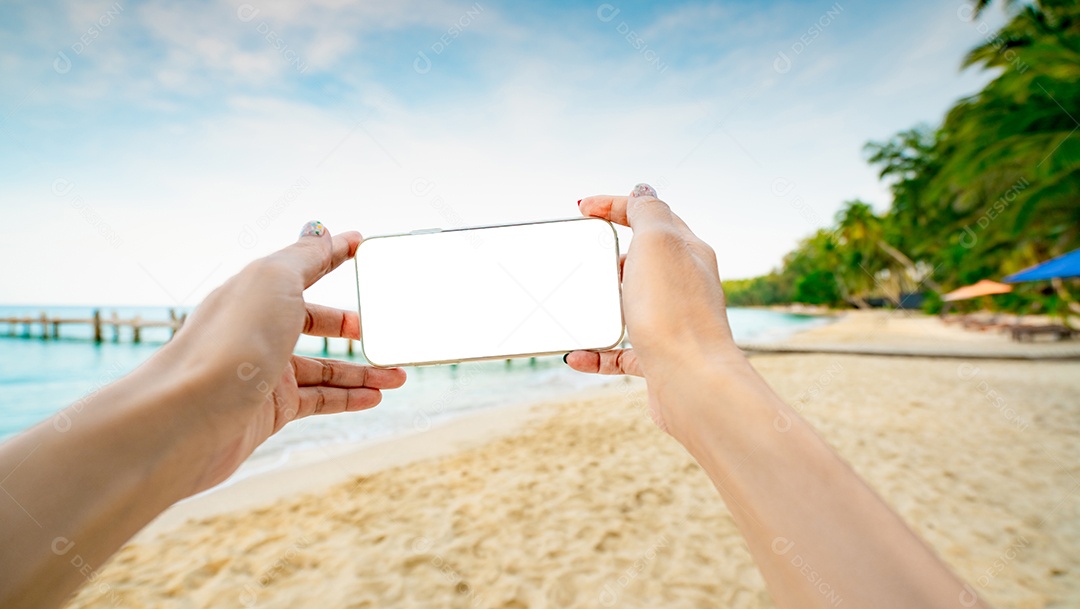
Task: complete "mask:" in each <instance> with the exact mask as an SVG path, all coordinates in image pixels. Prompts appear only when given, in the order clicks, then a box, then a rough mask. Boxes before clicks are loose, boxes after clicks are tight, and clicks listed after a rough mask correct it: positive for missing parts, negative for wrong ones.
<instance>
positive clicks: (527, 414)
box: [71, 322, 1080, 609]
mask: <svg viewBox="0 0 1080 609" xmlns="http://www.w3.org/2000/svg"><path fill="white" fill-rule="evenodd" d="M844 323H846V322H841V323H839V324H835V325H833V326H829V327H828V328H823V329H820V330H815V332H817V333H819V338H818V340H825V339H827V338H828V335H829V332H830V328H831V332H832V333H833V334H834V335H836V334H837V333H839V334H840V335H842V334H844V333H845V332H847V333H850V332H851V330H850V328H848V329H845V327H844ZM830 340H831V339H830ZM875 340H878V341H881V340H885V338H883V337H882V336H878V337H876V338H875ZM898 340H901V341H902V340H905V339H903V338H900V339H898ZM931 340H947V339H942V338H941V337H937V336H936V337H934V338H933V339H931ZM956 340H963V335H961V336H960V337H959V338H956ZM979 340H981V339H979ZM752 361H753V362H754V365H755V367H757V368H758V369H759V370H760V371H761V372H762V374H764V375H765V377H766V378H767V379H768V380H769V381H770V382H771V383H773V385H774V386H775V387H776V388H777V390H778V391H779V392H780V394H781V395H782V396H784V397H785V398H786V399H788V400H789V402H790V403H793V404H795V406H796V408H798V409H800V410H801V411H802V412H803V413H804V415H805V416H806V417H807V418H808V419H809V420H810V421H811V422H813V423H814V425H815V426H817V428H818V429H819V430H820V431H821V433H822V435H823V436H824V437H825V438H826V439H827V440H828V441H829V442H830V443H831V444H832V445H833V446H835V447H836V449H837V450H838V451H839V452H840V453H841V454H842V455H843V456H844V457H845V458H847V459H848V460H849V461H850V462H851V463H852V465H853V466H854V467H855V469H856V470H857V471H859V472H860V473H861V474H862V475H863V476H865V477H866V479H867V480H868V481H869V482H870V484H871V485H873V486H874V487H875V488H876V489H877V490H878V491H879V492H880V493H881V494H882V495H883V496H884V497H885V498H886V499H887V500H888V501H889V502H890V503H891V504H892V505H893V506H895V507H896V509H897V510H898V511H899V512H900V514H901V515H902V516H903V517H904V518H905V519H906V520H907V521H908V522H909V523H911V525H912V526H913V527H914V528H915V529H916V530H917V531H918V532H919V534H920V535H922V536H923V537H924V538H926V539H927V540H928V541H929V542H930V544H931V545H932V546H933V547H934V548H936V550H937V551H938V552H939V553H940V554H941V555H942V556H943V557H944V558H945V559H946V560H947V561H948V562H949V563H950V564H951V565H953V567H954V568H955V569H956V570H957V571H958V572H959V573H960V574H961V575H962V576H963V577H965V578H966V579H968V580H969V581H971V582H972V583H973V584H974V585H975V587H976V588H977V589H979V590H980V591H981V592H982V593H984V594H985V596H986V597H987V598H988V599H990V600H991V601H992V602H994V603H995V604H996V605H997V606H998V607H1015V608H1024V609H1035V608H1041V607H1076V606H1080V571H1078V567H1077V565H1080V442H1078V439H1080V397H1078V396H1080V363H1075V362H1052V363H1046V362H986V361H983V362H965V361H963V360H935V359H919V358H914V359H911V358H903V359H897V358H886V357H866V356H844V355H779V356H759V357H755V358H753V360H752ZM188 517H194V518H196V520H192V521H187V522H185V519H186V518H188ZM106 586H107V590H106V589H105V587H106ZM111 603H115V604H118V605H120V606H126V607H237V606H258V607H295V606H318V607H356V608H360V607H431V606H439V607H502V608H514V607H548V606H550V607H560V608H562V607H570V608H572V607H597V606H601V607H606V606H618V607H736V608H749V607H772V606H773V605H772V603H771V601H770V600H769V597H768V595H767V593H766V592H765V590H764V585H763V582H762V579H761V577H760V575H759V574H758V571H757V569H756V568H755V567H754V565H753V563H752V561H751V559H750V556H749V554H748V552H747V551H746V549H745V545H744V543H743V541H742V539H741V537H740V536H739V535H738V532H737V531H736V529H735V527H734V524H733V522H732V520H731V517H730V515H729V514H728V512H727V510H726V509H725V508H724V507H723V505H722V504H721V502H720V500H719V498H718V497H717V495H716V493H715V491H714V490H713V488H712V486H711V485H710V483H709V482H708V480H707V479H706V477H705V475H704V474H703V473H702V472H701V470H700V469H699V468H698V466H697V465H696V464H695V463H694V462H693V461H692V460H691V459H690V458H689V457H688V456H687V455H686V454H685V451H683V449H682V448H681V447H680V446H678V445H677V444H676V443H675V442H674V441H672V440H671V439H670V438H668V437H667V436H665V435H663V434H662V433H660V432H659V431H658V430H656V429H655V428H654V427H653V426H652V425H651V424H650V423H649V422H648V420H647V418H646V416H645V414H644V393H643V390H642V385H641V384H640V382H638V381H633V382H628V383H625V384H623V383H618V384H616V385H614V386H613V387H610V388H608V389H607V390H605V391H594V392H592V393H591V394H589V395H586V396H583V397H581V398H578V399H573V400H566V401H565V402H564V403H561V404H547V405H539V406H535V407H531V408H521V409H503V410H497V411H490V412H485V413H478V414H477V415H475V416H472V417H469V418H468V419H461V420H459V421H457V422H455V423H453V424H451V425H449V426H446V427H443V428H438V429H435V430H432V432H429V433H427V434H424V435H420V436H413V437H409V438H405V439H401V440H397V441H394V442H391V443H382V444H380V445H376V446H372V447H368V448H365V449H363V450H361V451H359V452H356V453H354V454H351V455H345V456H341V457H337V458H334V459H332V460H330V461H327V462H322V463H314V464H306V465H302V466H299V467H297V468H293V469H291V470H289V471H284V472H277V473H271V474H268V475H265V476H260V477H258V478H253V479H251V480H248V481H244V482H241V483H239V484H237V485H234V486H233V487H231V488H230V489H226V490H225V491H223V492H221V493H218V494H214V493H212V494H209V495H207V496H204V497H200V498H196V499H194V500H191V501H188V502H185V503H183V504H181V505H180V506H178V507H176V508H174V509H173V510H172V511H171V512H170V513H168V514H167V515H166V516H165V517H163V519H162V520H161V521H159V522H157V523H155V525H153V527H152V529H151V530H150V531H148V532H144V534H142V535H140V537H139V538H138V539H137V540H136V541H135V542H133V543H131V544H129V545H128V546H126V547H125V548H124V549H123V550H122V551H121V552H120V553H119V554H118V555H117V556H116V557H114V559H113V560H112V561H111V562H110V563H109V564H107V565H106V566H105V567H104V568H103V569H101V572H100V578H99V579H98V580H97V581H96V582H95V584H93V585H91V586H89V587H87V588H86V589H84V590H83V591H82V592H81V593H80V594H79V596H78V597H77V598H76V599H75V600H74V601H73V602H72V603H71V606H72V607H89V606H99V605H110V604H111Z"/></svg>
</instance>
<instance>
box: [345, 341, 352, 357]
mask: <svg viewBox="0 0 1080 609" xmlns="http://www.w3.org/2000/svg"><path fill="white" fill-rule="evenodd" d="M345 340H347V341H349V355H352V354H353V344H352V339H351V338H346V339H345Z"/></svg>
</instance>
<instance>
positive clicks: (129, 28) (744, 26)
mask: <svg viewBox="0 0 1080 609" xmlns="http://www.w3.org/2000/svg"><path fill="white" fill-rule="evenodd" d="M982 19H983V21H972V20H971V19H970V3H969V1H967V0H964V1H960V0H946V1H942V0H912V1H906V2H874V1H870V0H839V1H838V2H837V1H835V0H833V1H825V2H817V1H803V2H773V1H758V2H750V1H727V2H654V3H649V2H629V1H615V2H610V3H605V2H544V3H539V2H533V3H525V2H494V1H490V0H480V1H479V2H476V1H469V0H456V1H455V0H446V1H444V0H395V1H394V2H371V1H361V2H350V1H348V0H319V1H315V2H302V1H299V0H275V1H271V0H253V1H251V2H239V1H234V0H221V1H217V0H204V1H191V2H182V3H180V2H170V3H166V2H132V1H130V0H112V1H109V0H106V1H100V2H98V1H88V0H78V1H75V0H73V1H70V2H54V1H38V2H35V1H25V2H11V1H5V2H3V3H0V74H2V79H0V214H2V215H3V220H4V221H3V222H2V223H0V258H2V260H3V261H4V262H3V264H2V267H0V268H2V271H0V272H2V275H0V304H86V305H103V306H104V305H123V304H128V305H167V306H182V307H191V306H194V305H196V304H197V303H198V302H199V300H201V298H202V297H204V296H205V295H206V294H207V293H208V292H209V291H210V290H212V289H213V288H214V287H215V286H217V285H219V284H220V283H222V282H223V281H225V280H226V279H227V278H228V277H229V276H230V275H232V274H233V273H235V272H237V271H238V270H239V269H241V268H242V267H243V266H244V265H245V264H246V263H247V262H249V261H251V260H253V259H255V258H256V257H258V256H262V255H265V254H267V253H269V252H271V251H274V250H276V249H278V248H280V247H283V246H285V245H287V244H288V243H290V242H291V241H293V240H294V239H295V238H296V235H297V234H298V232H299V230H300V227H301V226H302V225H303V223H304V222H306V221H308V220H313V219H317V220H321V221H322V222H323V223H325V224H326V225H327V226H328V228H329V229H330V230H331V231H332V232H334V231H344V230H352V229H355V230H359V231H361V232H362V233H364V234H365V235H376V234H390V233H398V232H407V231H410V230H413V229H418V228H430V227H443V228H452V227H462V226H474V225H489V224H499V223H507V222H527V221H534V220H544V219H554V218H566V217H574V216H576V215H577V208H576V205H575V201H576V200H577V199H579V198H581V197H583V196H587V195H592V194H626V193H627V192H629V191H630V189H631V188H633V186H634V185H635V184H636V183H638V182H648V183H650V184H652V185H653V186H655V187H656V189H657V190H658V191H659V194H660V197H661V198H662V199H664V200H665V201H667V202H668V203H669V204H670V205H671V206H672V207H673V208H674V209H675V211H676V212H677V213H679V214H680V215H682V216H683V217H684V218H685V219H686V221H687V222H688V224H689V225H690V227H691V228H692V229H693V230H694V231H695V232H696V233H697V234H698V235H699V236H700V237H702V238H703V239H704V240H705V241H707V242H708V243H710V244H711V245H712V246H713V247H714V248H715V249H716V251H717V256H718V259H719V265H720V271H721V276H722V277H723V278H725V279H732V278H741V277H749V276H754V275H758V274H762V273H765V272H768V271H769V270H770V269H772V268H774V267H776V266H777V265H778V264H779V263H780V261H781V258H782V257H783V255H784V254H785V253H786V252H788V251H790V250H791V249H792V248H793V247H794V246H795V245H796V243H797V242H798V240H799V239H801V238H803V237H805V236H807V235H809V234H810V233H812V232H813V231H814V230H815V229H817V228H819V227H822V226H825V225H827V224H829V222H830V221H831V219H832V217H833V215H834V214H835V212H836V210H837V209H838V208H839V207H840V205H841V204H842V203H843V202H844V201H846V200H850V199H854V198H861V199H863V200H866V201H869V202H871V203H872V204H874V205H875V207H876V208H877V209H879V210H882V209H885V208H886V207H887V205H888V202H889V198H888V190H887V185H884V184H882V183H881V182H880V181H879V180H878V178H877V175H876V172H875V170H874V169H873V168H872V167H870V166H868V165H867V163H866V162H865V159H864V155H863V151H862V147H863V145H864V144H865V143H866V142H867V141H869V140H881V139H884V138H887V137H889V136H890V135H892V134H894V133H895V132H897V131H900V130H902V129H907V128H909V127H911V126H914V125H916V124H918V123H928V124H931V125H936V124H938V123H939V122H940V120H941V119H942V117H943V116H944V113H945V112H946V111H947V110H948V108H949V107H950V106H951V105H952V104H953V103H954V102H955V101H956V100H957V99H959V98H961V97H963V96H967V95H971V94H972V93H974V92H976V91H978V90H979V88H981V86H982V85H983V84H984V83H985V82H987V81H988V80H989V78H990V77H991V76H992V75H991V74H987V73H983V72H978V71H973V70H968V71H961V70H960V64H961V61H962V59H963V56H964V54H965V53H966V52H967V51H968V50H969V49H971V48H972V47H974V46H976V45H977V44H979V43H980V42H982V41H983V40H984V39H985V34H984V33H981V32H980V30H982V31H986V28H987V26H989V27H990V28H991V30H992V29H994V28H995V27H996V26H997V25H1000V22H1001V21H1002V17H1001V15H1000V11H999V10H997V9H995V10H992V11H989V12H988V14H987V15H985V16H984V17H983V18H982ZM980 23H983V24H984V25H983V26H982V27H980ZM552 247H557V244H552ZM354 281H355V280H354V278H353V276H352V274H351V271H349V270H348V269H343V270H341V271H338V272H335V273H333V274H331V276H330V277H328V278H327V279H325V280H324V281H323V282H321V283H320V285H317V286H315V287H314V288H312V294H311V295H310V298H309V299H312V300H322V301H328V304H337V305H338V306H348V304H349V302H350V301H349V298H350V296H349V295H350V294H351V295H352V296H351V298H352V301H355V289H354V283H353V282H354Z"/></svg>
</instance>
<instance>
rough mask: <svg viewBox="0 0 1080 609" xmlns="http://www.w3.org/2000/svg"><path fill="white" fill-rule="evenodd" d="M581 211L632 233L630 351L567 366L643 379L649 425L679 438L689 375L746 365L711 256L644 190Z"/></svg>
mask: <svg viewBox="0 0 1080 609" xmlns="http://www.w3.org/2000/svg"><path fill="white" fill-rule="evenodd" d="M579 205H580V208H581V213H582V214H584V215H586V216H594V217H597V218H604V219H605V220H609V221H611V222H614V223H617V224H622V225H623V226H629V227H630V228H631V229H633V232H634V237H633V241H632V242H631V244H630V248H629V251H628V252H627V254H626V255H625V257H624V262H623V269H622V286H623V315H624V316H625V318H626V327H627V334H628V337H629V339H630V341H631V343H632V344H633V349H626V350H623V349H614V350H611V351H603V352H599V353H598V352H595V351H574V352H571V353H570V354H569V355H568V356H567V359H566V362H567V364H569V365H570V367H571V368H573V369H575V370H579V371H581V372H592V373H599V374H632V375H636V376H643V377H645V380H646V382H647V384H648V387H649V404H650V412H651V414H652V416H653V420H654V421H655V422H656V423H657V425H659V426H660V427H661V428H662V429H664V430H665V431H668V432H669V433H671V434H672V435H674V436H675V437H676V438H678V439H683V437H684V435H683V434H682V433H681V432H682V431H684V430H683V429H681V428H682V427H683V426H684V423H685V422H684V419H692V418H693V417H692V415H691V416H689V417H687V416H682V414H683V413H679V412H677V411H673V410H672V408H671V404H673V403H679V402H683V400H680V399H676V396H677V394H679V393H683V392H686V391H694V388H695V387H700V386H701V384H700V383H693V382H690V380H691V378H692V377H693V375H694V374H697V373H703V374H708V373H709V372H707V371H709V370H712V371H715V370H718V369H719V370H733V369H744V368H745V365H746V359H745V357H744V356H743V355H742V352H741V351H740V350H739V349H738V347H736V346H735V343H734V341H733V340H732V337H731V329H730V327H729V326H728V321H727V313H726V311H725V305H724V290H723V288H722V287H721V285H720V274H719V272H718V270H717V266H716V254H715V253H714V252H713V250H712V248H711V247H709V245H708V244H706V243H705V242H704V241H702V240H701V239H699V238H698V237H697V235H695V234H694V233H693V232H691V230H690V228H689V227H688V226H687V225H686V223H685V222H683V221H682V219H681V218H679V216H677V215H675V213H674V212H672V211H671V208H669V207H668V205H667V204H666V203H664V202H663V201H661V200H659V199H658V198H656V191H654V190H653V189H652V188H651V187H650V186H648V185H645V184H639V185H638V186H637V187H635V188H634V192H632V193H631V195H630V196H629V197H614V196H594V197H588V198H585V199H582V200H581V202H580V204H579ZM669 398H670V399H669ZM685 424H689V423H685Z"/></svg>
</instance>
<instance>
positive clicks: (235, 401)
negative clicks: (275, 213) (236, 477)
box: [154, 222, 405, 493]
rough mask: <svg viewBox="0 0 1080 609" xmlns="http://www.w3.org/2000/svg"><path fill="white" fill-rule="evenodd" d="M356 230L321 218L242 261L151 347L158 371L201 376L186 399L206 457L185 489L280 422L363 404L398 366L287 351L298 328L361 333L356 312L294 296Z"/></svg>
mask: <svg viewBox="0 0 1080 609" xmlns="http://www.w3.org/2000/svg"><path fill="white" fill-rule="evenodd" d="M360 241H361V236H360V234H359V233H357V232H347V233H342V234H340V235H336V236H333V237H331V235H330V234H329V232H328V231H327V230H326V228H325V227H323V225H322V224H321V223H318V222H311V223H308V224H307V225H305V227H304V230H303V231H302V233H301V236H300V239H299V240H298V241H297V242H296V243H294V244H292V245H290V246H288V247H286V248H284V249H282V250H280V251H278V252H275V253H273V254H271V255H269V256H267V257H265V258H262V259H260V260H256V261H255V262H253V263H251V264H249V265H248V266H247V267H246V268H245V269H244V270H243V271H241V272H240V273H239V274H238V275H236V276H234V277H233V278H231V279H230V280H229V281H227V282H226V283H225V284H224V285H222V286H221V287H220V288H218V289H217V290H215V291H214V292H213V293H211V294H210V295H209V296H208V297H207V298H206V300H205V301H204V302H203V303H202V304H201V305H200V306H199V307H198V309H197V310H196V311H195V312H194V313H193V314H192V315H191V317H190V319H189V320H188V321H187V322H186V323H185V325H184V328H183V329H182V330H181V331H180V332H179V333H178V334H177V336H176V338H175V339H174V340H173V341H172V342H170V343H169V344H168V345H167V346H166V347H165V348H163V349H162V350H161V352H160V354H159V355H160V359H161V360H162V361H161V362H154V365H159V364H160V365H162V366H164V368H163V369H162V372H165V373H167V372H166V370H171V371H175V370H177V369H186V370H191V371H193V374H192V375H191V378H195V379H201V380H200V381H199V382H198V384H199V385H201V386H197V387H194V388H193V389H194V391H195V394H196V395H197V396H198V399H197V400H194V401H193V402H192V404H191V408H193V413H192V414H193V415H194V416H197V417H198V419H199V421H198V423H199V425H197V428H201V429H202V433H201V434H200V435H201V436H202V438H203V440H204V441H203V442H201V443H200V444H201V446H202V451H200V452H202V453H203V454H204V455H205V457H206V461H205V463H204V464H203V465H202V468H201V469H202V475H201V476H200V477H199V478H198V479H197V480H196V481H195V483H194V484H195V486H194V487H193V489H192V492H193V493H194V492H198V491H201V490H204V489H206V488H209V487H211V486H214V485H215V484H217V483H219V482H221V481H222V480H224V479H225V478H227V477H228V476H229V474H231V473H232V472H233V471H235V470H236V468H237V467H239V466H240V464H241V463H242V462H243V461H244V459H245V458H247V456H248V455H250V454H251V452H252V451H253V450H254V449H255V447H257V446H258V445H259V444H261V443H262V442H264V441H265V440H266V439H267V438H268V437H270V436H271V435H272V434H274V433H276V432H277V431H278V430H280V429H281V428H282V427H284V426H285V424H287V423H289V422H291V421H295V420H297V419H300V418H303V417H306V416H309V415H313V414H334V413H339V412H346V411H349V412H351V411H356V410H363V409H366V408H371V407H372V406H375V405H376V404H378V403H379V401H380V400H381V399H382V393H381V390H383V389H394V388H397V387H401V385H402V384H403V383H404V382H405V371H404V370H402V369H401V368H392V369H383V368H374V367H371V366H362V365H359V364H354V363H350V362H346V361H340V360H331V359H321V358H312V357H301V356H297V355H293V354H292V351H293V348H294V347H295V345H296V341H297V338H298V337H299V336H300V334H301V333H303V334H308V335H312V336H328V337H341V338H349V339H359V338H360V325H359V319H358V317H357V314H356V312H354V311H343V310H339V309H333V308H329V307H324V306H320V305H315V304H310V303H306V302H304V296H303V292H304V290H305V289H306V288H308V287H310V286H311V285H312V284H314V283H315V282H316V281H318V280H319V279H320V278H321V277H322V276H323V275H325V274H326V273H328V272H330V271H332V270H333V269H335V268H337V267H338V266H339V265H340V264H341V263H342V262H344V261H345V260H348V259H349V258H352V257H353V255H354V254H355V253H356V248H357V247H358V246H359V245H360Z"/></svg>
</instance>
